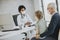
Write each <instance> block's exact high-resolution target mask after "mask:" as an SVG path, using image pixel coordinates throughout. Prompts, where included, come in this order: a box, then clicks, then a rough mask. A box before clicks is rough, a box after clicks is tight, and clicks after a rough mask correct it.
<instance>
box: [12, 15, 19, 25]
mask: <svg viewBox="0 0 60 40" xmlns="http://www.w3.org/2000/svg"><path fill="white" fill-rule="evenodd" d="M18 15H19V14H16V15H13V20H14V23H15V26H18V23H17V16H18Z"/></svg>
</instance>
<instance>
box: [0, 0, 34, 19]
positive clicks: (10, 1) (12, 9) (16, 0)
mask: <svg viewBox="0 0 60 40" xmlns="http://www.w3.org/2000/svg"><path fill="white" fill-rule="evenodd" d="M19 5H25V6H26V8H27V10H26V13H27V14H29V15H30V16H31V18H32V19H34V18H33V14H34V7H33V2H32V0H0V14H4V13H11V14H17V13H18V6H19Z"/></svg>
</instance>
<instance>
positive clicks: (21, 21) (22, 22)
mask: <svg viewBox="0 0 60 40" xmlns="http://www.w3.org/2000/svg"><path fill="white" fill-rule="evenodd" d="M25 10H26V8H25V6H24V5H20V6H19V7H18V11H19V15H18V17H17V23H18V26H19V27H20V29H23V28H24V27H28V26H30V25H31V24H32V22H33V21H32V19H31V18H30V17H29V15H27V14H26V13H25ZM29 35H30V34H29V33H28V32H27V36H28V38H29Z"/></svg>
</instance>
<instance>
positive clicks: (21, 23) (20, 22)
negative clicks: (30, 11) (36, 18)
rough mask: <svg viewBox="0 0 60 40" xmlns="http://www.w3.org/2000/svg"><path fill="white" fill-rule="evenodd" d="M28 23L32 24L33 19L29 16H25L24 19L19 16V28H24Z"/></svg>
mask: <svg viewBox="0 0 60 40" xmlns="http://www.w3.org/2000/svg"><path fill="white" fill-rule="evenodd" d="M26 22H32V19H31V18H30V17H29V15H27V14H24V15H23V17H22V15H21V14H20V15H18V17H17V23H18V26H20V27H22V28H24V24H25V23H26Z"/></svg>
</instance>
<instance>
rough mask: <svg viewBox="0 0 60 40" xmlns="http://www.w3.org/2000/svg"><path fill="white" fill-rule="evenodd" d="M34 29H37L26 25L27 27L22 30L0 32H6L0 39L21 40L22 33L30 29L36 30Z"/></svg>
mask: <svg viewBox="0 0 60 40" xmlns="http://www.w3.org/2000/svg"><path fill="white" fill-rule="evenodd" d="M34 29H35V27H26V28H23V29H22V30H18V31H11V32H0V33H1V34H4V33H5V34H4V35H3V36H1V37H0V40H17V39H19V40H20V38H21V37H22V35H21V33H23V32H27V31H30V30H34ZM23 36H24V35H23ZM24 37H25V36H24Z"/></svg>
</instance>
